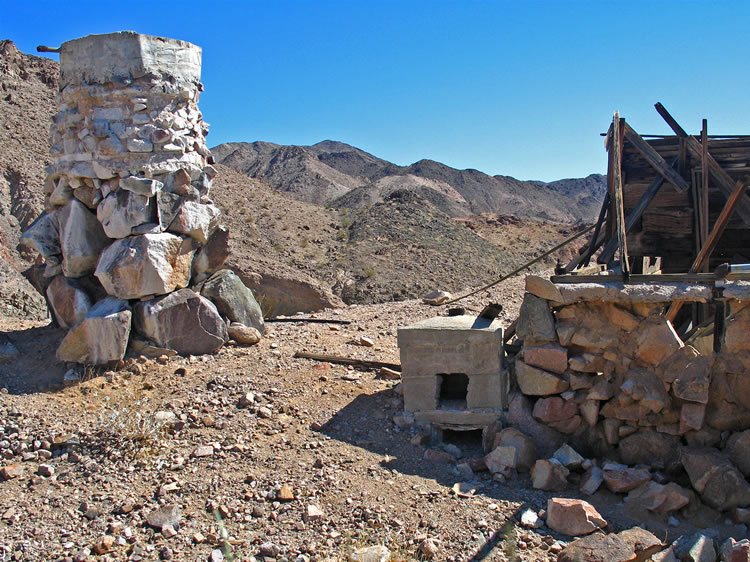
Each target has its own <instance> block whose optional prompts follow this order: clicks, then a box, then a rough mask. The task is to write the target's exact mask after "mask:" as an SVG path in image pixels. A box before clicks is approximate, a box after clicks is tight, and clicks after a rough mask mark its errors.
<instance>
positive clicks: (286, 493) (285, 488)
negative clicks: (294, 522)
mask: <svg viewBox="0 0 750 562" xmlns="http://www.w3.org/2000/svg"><path fill="white" fill-rule="evenodd" d="M276 497H277V499H279V500H280V501H283V502H289V501H292V500H293V499H294V490H292V487H291V486H289V485H288V484H282V485H281V488H280V489H279V492H278V493H277V494H276Z"/></svg>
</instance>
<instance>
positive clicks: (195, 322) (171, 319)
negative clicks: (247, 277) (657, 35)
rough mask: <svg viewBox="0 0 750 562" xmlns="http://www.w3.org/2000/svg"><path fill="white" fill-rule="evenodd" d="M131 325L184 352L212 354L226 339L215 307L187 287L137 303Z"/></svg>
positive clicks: (224, 327) (157, 342) (165, 344)
mask: <svg viewBox="0 0 750 562" xmlns="http://www.w3.org/2000/svg"><path fill="white" fill-rule="evenodd" d="M134 325H135V329H136V330H137V331H138V333H140V334H142V335H143V336H145V337H147V338H148V339H150V340H153V341H154V342H156V344H157V345H159V346H162V347H166V348H169V349H174V350H175V351H177V352H178V353H182V354H185V355H191V354H192V355H201V354H204V353H215V352H216V351H218V350H219V349H220V348H221V347H222V346H223V345H224V344H225V343H226V341H227V340H228V339H229V336H228V333H227V326H226V324H225V323H224V320H222V319H221V316H219V313H218V311H217V310H216V307H215V306H214V305H213V304H212V303H211V302H210V301H209V300H208V299H206V298H205V297H202V296H200V295H198V294H197V293H195V292H193V291H191V290H190V289H181V290H179V291H175V292H174V293H171V294H169V295H166V296H164V297H159V298H156V299H153V300H150V301H146V302H140V303H138V304H137V305H136V306H135V311H134Z"/></svg>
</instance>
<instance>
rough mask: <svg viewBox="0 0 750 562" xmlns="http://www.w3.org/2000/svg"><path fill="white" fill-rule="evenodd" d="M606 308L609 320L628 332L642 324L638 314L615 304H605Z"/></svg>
mask: <svg viewBox="0 0 750 562" xmlns="http://www.w3.org/2000/svg"><path fill="white" fill-rule="evenodd" d="M604 310H605V313H606V315H607V318H608V319H609V321H610V322H611V323H612V324H614V325H615V326H617V327H618V328H620V329H622V330H625V331H626V332H632V331H633V330H634V329H635V328H636V327H637V326H638V324H640V320H639V319H638V318H637V317H636V316H634V315H633V314H631V313H630V312H628V311H627V310H625V309H624V308H621V307H619V306H617V305H615V304H609V305H605V307H604Z"/></svg>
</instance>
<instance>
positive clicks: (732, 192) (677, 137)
mask: <svg viewBox="0 0 750 562" xmlns="http://www.w3.org/2000/svg"><path fill="white" fill-rule="evenodd" d="M655 107H656V111H657V112H658V113H659V114H660V115H661V116H662V118H663V119H664V120H665V121H666V123H667V124H668V125H669V127H670V128H671V129H672V130H673V131H674V135H670V136H665V135H640V134H638V133H637V132H636V131H635V129H633V127H632V126H631V125H630V124H629V123H627V122H626V121H625V119H623V118H621V117H620V115H619V114H618V113H617V112H615V114H614V119H613V120H612V124H611V125H610V127H609V130H608V131H607V133H606V135H605V137H606V141H605V148H606V149H607V153H608V166H607V194H606V196H605V199H604V202H603V204H602V209H601V212H600V214H599V219H598V221H597V223H596V225H595V227H594V231H593V234H592V236H591V238H590V240H589V242H588V244H587V245H585V246H584V247H583V248H582V249H581V251H580V253H579V255H578V256H577V257H576V258H575V259H573V260H572V261H571V262H570V263H569V264H568V265H567V266H565V267H564V268H559V269H558V272H557V273H558V274H562V275H557V276H555V277H554V278H553V281H555V282H562V283H570V282H582V281H583V280H584V279H587V280H589V282H590V281H591V278H592V276H594V277H598V276H599V275H598V274H601V273H604V270H607V273H609V274H614V275H615V276H617V278H618V279H620V280H621V281H622V282H625V283H628V282H629V281H630V279H631V275H633V276H635V277H637V278H643V277H646V276H651V275H653V274H668V275H669V276H672V277H674V276H681V277H684V280H685V281H687V282H695V280H694V279H695V278H696V277H697V276H698V275H699V274H703V275H704V276H705V277H706V278H708V277H711V278H712V279H716V277H715V276H714V275H711V274H709V273H708V272H711V271H714V269H715V268H716V267H717V266H719V265H721V264H725V263H729V264H739V263H742V264H746V263H750V198H748V194H747V187H748V185H750V135H709V134H708V125H707V122H706V120H705V119H704V120H703V123H702V127H701V132H700V134H699V135H690V134H688V133H687V132H686V131H685V130H684V129H683V128H682V127H681V126H680V124H679V123H678V122H677V121H676V120H675V119H674V117H672V115H670V113H669V112H668V111H667V109H666V108H665V107H664V106H663V105H662V104H661V103H657V104H656V105H655ZM597 252H598V255H597ZM594 256H597V257H596V264H594V265H591V262H592V260H593V259H594ZM599 278H600V279H601V277H599ZM609 279H610V280H613V277H609ZM702 281H703V282H705V279H703V280H702ZM679 310H680V303H673V304H672V306H671V307H670V308H669V310H668V311H667V317H668V318H669V319H670V320H673V321H674V319H675V317H676V316H677V313H678V312H679ZM707 312H708V310H707V309H705V308H704V309H703V310H695V309H694V310H693V314H692V316H693V322H695V321H696V320H702V319H703V317H704V316H705V315H706V313H707Z"/></svg>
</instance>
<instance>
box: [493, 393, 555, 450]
mask: <svg viewBox="0 0 750 562" xmlns="http://www.w3.org/2000/svg"><path fill="white" fill-rule="evenodd" d="M508 399H509V405H508V415H507V421H508V425H510V426H511V427H515V428H516V429H518V430H519V431H521V432H522V433H524V434H525V435H528V436H529V437H531V438H532V439H533V440H534V443H536V447H537V451H538V453H539V455H540V456H543V457H546V456H549V455H551V454H552V453H553V452H554V451H555V450H557V448H558V447H559V446H560V445H562V443H563V441H564V440H565V438H564V437H563V435H561V434H560V433H559V432H558V431H556V430H554V429H552V428H551V427H549V426H547V425H545V424H543V423H540V422H538V421H536V420H535V419H534V416H533V414H532V412H533V408H532V406H531V401H530V400H529V399H528V398H526V396H524V395H523V394H521V393H520V392H511V393H510V396H509V397H508Z"/></svg>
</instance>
